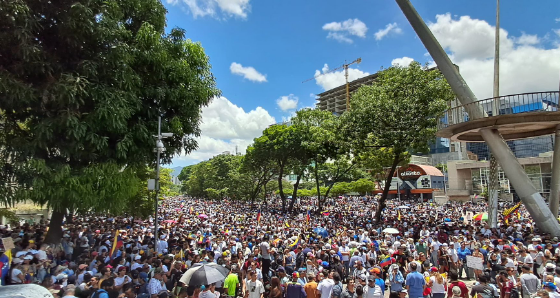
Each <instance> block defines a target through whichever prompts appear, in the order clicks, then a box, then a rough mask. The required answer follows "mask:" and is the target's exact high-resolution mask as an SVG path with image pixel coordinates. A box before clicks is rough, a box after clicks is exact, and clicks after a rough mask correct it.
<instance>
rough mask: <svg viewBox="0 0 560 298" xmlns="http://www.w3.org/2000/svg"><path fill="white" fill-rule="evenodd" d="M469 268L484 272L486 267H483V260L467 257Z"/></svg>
mask: <svg viewBox="0 0 560 298" xmlns="http://www.w3.org/2000/svg"><path fill="white" fill-rule="evenodd" d="M467 267H469V268H474V269H478V270H484V266H483V265H482V259H481V258H478V257H473V256H467Z"/></svg>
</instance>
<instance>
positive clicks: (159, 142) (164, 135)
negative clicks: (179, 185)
mask: <svg viewBox="0 0 560 298" xmlns="http://www.w3.org/2000/svg"><path fill="white" fill-rule="evenodd" d="M172 136H173V134H172V133H169V132H165V133H161V116H158V134H157V135H156V136H154V137H155V138H156V148H155V149H154V151H155V152H156V154H157V160H156V183H155V184H156V185H155V191H156V200H155V203H154V207H155V211H154V215H155V216H154V238H155V246H156V250H157V242H158V239H159V238H158V199H159V165H160V162H161V161H160V156H161V153H163V152H165V146H163V142H162V140H163V139H165V138H169V137H172Z"/></svg>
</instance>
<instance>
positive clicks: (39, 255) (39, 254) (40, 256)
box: [37, 250, 47, 261]
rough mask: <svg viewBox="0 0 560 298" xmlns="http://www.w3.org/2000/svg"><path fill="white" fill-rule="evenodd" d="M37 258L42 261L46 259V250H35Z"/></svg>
mask: <svg viewBox="0 0 560 298" xmlns="http://www.w3.org/2000/svg"><path fill="white" fill-rule="evenodd" d="M37 259H39V261H44V260H46V259H47V252H46V251H44V250H39V251H38V252H37Z"/></svg>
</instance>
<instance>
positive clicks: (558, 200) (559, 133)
mask: <svg viewBox="0 0 560 298" xmlns="http://www.w3.org/2000/svg"><path fill="white" fill-rule="evenodd" d="M552 158H553V159H552V177H551V181H550V198H549V199H548V206H549V207H550V211H551V212H552V214H553V215H554V217H558V205H559V204H560V126H557V127H556V133H555V134H554V155H553V157H552Z"/></svg>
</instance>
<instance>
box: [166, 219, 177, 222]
mask: <svg viewBox="0 0 560 298" xmlns="http://www.w3.org/2000/svg"><path fill="white" fill-rule="evenodd" d="M163 222H164V223H176V222H177V221H175V220H171V219H168V220H164V221H163Z"/></svg>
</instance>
